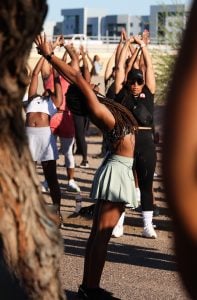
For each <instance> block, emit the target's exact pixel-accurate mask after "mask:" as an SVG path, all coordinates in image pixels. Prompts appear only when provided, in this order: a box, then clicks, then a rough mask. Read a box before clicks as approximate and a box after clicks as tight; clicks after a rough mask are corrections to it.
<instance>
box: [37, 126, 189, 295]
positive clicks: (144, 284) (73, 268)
mask: <svg viewBox="0 0 197 300" xmlns="http://www.w3.org/2000/svg"><path fill="white" fill-rule="evenodd" d="M87 141H88V160H89V168H88V169H80V168H79V167H78V166H79V164H80V162H81V159H82V158H81V156H79V155H76V156H75V159H76V169H75V180H76V182H77V183H78V184H79V186H80V188H81V197H82V206H84V207H85V206H88V205H90V204H91V202H90V199H89V192H90V187H91V183H92V179H93V176H94V173H95V171H96V169H97V168H98V166H99V165H100V163H101V159H100V158H94V156H95V155H97V154H99V153H100V150H101V141H102V136H101V134H100V132H99V131H98V130H97V129H96V128H95V127H94V126H91V128H90V130H89V135H88V136H87ZM161 155H162V149H161V145H158V147H157V168H156V174H155V175H156V176H155V178H154V191H155V201H156V205H157V206H158V207H159V209H160V215H159V216H157V217H154V224H155V225H156V232H157V235H158V238H157V239H155V240H153V239H147V238H143V237H142V236H141V232H142V218H141V213H140V212H137V211H133V210H131V209H128V208H127V209H126V219H125V225H124V235H123V236H122V237H120V238H111V240H110V243H109V247H108V255H107V260H106V264H105V267H104V271H103V274H102V278H101V287H103V288H105V289H107V290H109V291H111V292H113V293H114V294H113V295H114V296H115V297H117V298H119V299H121V300H131V299H134V300H138V299H139V300H142V299H147V300H151V299H153V300H157V299H158V300H168V299H169V300H170V299H174V300H177V299H180V300H187V299H190V298H189V297H188V295H187V294H186V291H185V289H184V286H183V284H182V282H181V280H180V278H179V274H178V271H177V265H176V258H175V254H174V245H173V226H172V221H171V219H170V212H169V209H168V207H167V205H166V201H165V194H164V190H163V185H162V174H161ZM57 163H58V169H57V171H58V178H59V182H60V186H61V190H62V205H61V212H62V214H63V218H64V226H63V228H62V229H61V235H62V239H63V243H64V253H63V255H62V259H61V266H60V268H61V271H60V276H61V281H62V285H63V288H64V290H65V293H66V296H67V299H68V300H72V299H77V298H76V292H77V290H78V286H79V285H80V283H81V280H82V274H83V263H84V253H85V246H86V242H87V239H88V236H89V232H90V228H91V223H92V220H91V219H87V218H84V217H80V216H76V215H73V213H74V210H75V205H76V201H75V199H76V197H77V196H78V194H77V193H71V192H68V191H67V188H66V187H67V180H66V169H65V167H64V161H63V156H62V155H60V158H59V160H58V162H57ZM38 173H39V176H40V179H42V178H43V176H42V170H41V168H40V167H39V166H38ZM45 196H46V201H47V202H49V203H50V197H49V195H47V194H45Z"/></svg>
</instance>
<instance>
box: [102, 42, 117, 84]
mask: <svg viewBox="0 0 197 300" xmlns="http://www.w3.org/2000/svg"><path fill="white" fill-rule="evenodd" d="M116 51H117V48H116V49H115V50H114V52H113V54H112V55H111V56H110V58H109V60H108V62H107V65H106V69H105V75H104V80H105V83H106V82H107V80H108V79H109V78H110V76H111V74H112V71H113V67H114V66H115V56H116Z"/></svg>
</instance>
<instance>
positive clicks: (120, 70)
mask: <svg viewBox="0 0 197 300" xmlns="http://www.w3.org/2000/svg"><path fill="white" fill-rule="evenodd" d="M129 44H130V39H128V40H127V41H126V43H125V44H124V46H123V48H122V51H121V54H120V58H119V61H118V64H117V66H116V77H115V93H116V94H118V93H119V91H120V90H121V89H122V86H123V84H124V81H125V61H126V57H127V53H128V49H129Z"/></svg>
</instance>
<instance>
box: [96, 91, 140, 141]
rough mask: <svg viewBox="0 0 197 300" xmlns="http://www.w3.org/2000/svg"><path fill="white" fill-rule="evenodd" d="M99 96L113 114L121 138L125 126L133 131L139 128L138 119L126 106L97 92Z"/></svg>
mask: <svg viewBox="0 0 197 300" xmlns="http://www.w3.org/2000/svg"><path fill="white" fill-rule="evenodd" d="M97 98H98V100H99V101H100V102H101V103H102V104H104V105H106V106H107V108H108V109H109V110H110V111H111V113H112V114H113V116H114V119H115V123H116V126H117V130H118V135H119V136H120V138H121V137H123V136H124V130H125V128H130V129H131V132H132V133H133V132H134V130H136V129H137V127H138V123H137V121H136V119H135V118H134V116H133V114H132V113H131V112H130V111H129V110H128V109H127V108H126V107H125V106H123V105H122V104H120V103H117V102H115V101H114V100H112V99H109V98H106V97H104V96H102V95H101V94H97Z"/></svg>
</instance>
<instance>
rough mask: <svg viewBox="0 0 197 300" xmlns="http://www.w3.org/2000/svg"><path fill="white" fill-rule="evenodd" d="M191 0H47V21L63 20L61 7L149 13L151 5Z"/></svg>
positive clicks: (113, 12)
mask: <svg viewBox="0 0 197 300" xmlns="http://www.w3.org/2000/svg"><path fill="white" fill-rule="evenodd" d="M189 2H190V0H179V1H176V0H137V1H136V0H94V1H93V0H70V1H68V0H47V3H48V6H49V10H48V14H47V18H46V21H55V22H58V21H62V20H63V18H62V16H61V9H67V8H82V7H87V8H99V9H105V10H106V14H109V15H111V14H129V15H131V16H132V15H149V13H150V5H158V4H163V3H165V4H174V3H189Z"/></svg>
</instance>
